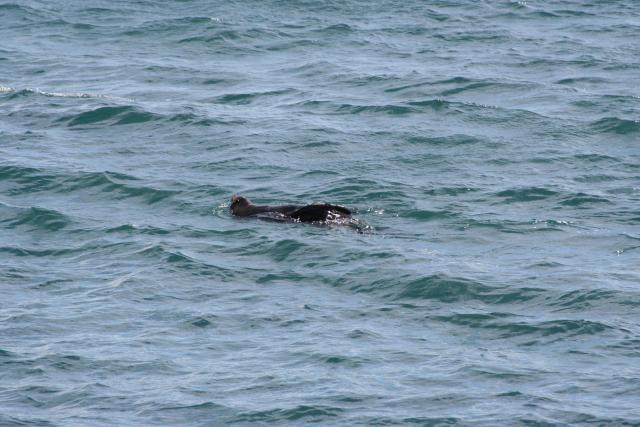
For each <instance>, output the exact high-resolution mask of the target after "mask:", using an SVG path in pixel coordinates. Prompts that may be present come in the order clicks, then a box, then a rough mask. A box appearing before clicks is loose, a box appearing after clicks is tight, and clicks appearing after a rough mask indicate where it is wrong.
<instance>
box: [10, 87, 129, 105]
mask: <svg viewBox="0 0 640 427" xmlns="http://www.w3.org/2000/svg"><path fill="white" fill-rule="evenodd" d="M2 93H6V94H11V95H10V97H9V99H17V98H22V97H29V96H44V97H48V98H78V99H104V100H110V101H121V102H133V101H134V100H133V99H131V98H125V97H120V96H114V95H104V94H95V93H85V92H48V91H44V90H40V89H32V88H24V89H16V88H13V87H8V86H0V94H2Z"/></svg>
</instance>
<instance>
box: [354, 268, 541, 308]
mask: <svg viewBox="0 0 640 427" xmlns="http://www.w3.org/2000/svg"><path fill="white" fill-rule="evenodd" d="M347 285H348V283H347ZM350 289H351V290H352V291H355V292H365V293H374V294H378V295H380V296H382V297H383V298H385V299H389V300H392V301H403V302H408V301H411V300H435V301H440V302H444V303H453V302H460V301H470V300H476V301H481V302H484V303H487V304H510V303H518V302H525V301H529V300H531V299H533V298H536V297H537V296H539V295H540V294H541V293H542V292H543V290H541V289H535V288H510V287H506V286H494V285H489V284H486V283H482V282H480V281H477V280H473V279H469V278H465V277H456V276H449V275H446V274H433V275H430V276H424V277H420V278H417V279H416V278H415V276H410V275H404V276H401V277H396V278H393V279H391V278H384V279H380V280H376V281H374V282H372V283H368V284H354V285H352V286H351V287H350Z"/></svg>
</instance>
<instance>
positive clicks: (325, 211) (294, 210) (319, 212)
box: [230, 194, 351, 222]
mask: <svg viewBox="0 0 640 427" xmlns="http://www.w3.org/2000/svg"><path fill="white" fill-rule="evenodd" d="M230 209H231V212H232V213H233V214H234V215H236V216H256V215H260V214H276V215H281V216H283V217H286V218H290V219H293V220H295V221H300V222H326V221H335V220H340V219H347V218H351V211H350V210H349V209H347V208H345V207H344V206H338V205H330V204H328V203H314V204H311V205H281V206H268V205H254V204H253V203H251V201H249V199H247V198H246V197H242V196H237V195H235V194H234V195H233V196H232V197H231V206H230Z"/></svg>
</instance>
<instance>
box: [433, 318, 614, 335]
mask: <svg viewBox="0 0 640 427" xmlns="http://www.w3.org/2000/svg"><path fill="white" fill-rule="evenodd" d="M514 316H515V315H513V314H510V313H486V314H485V313H455V314H451V315H444V316H434V317H431V319H433V320H438V321H441V322H446V323H452V324H455V325H462V326H466V327H469V328H475V329H487V330H493V331H495V332H496V333H497V334H498V337H499V338H514V337H527V336H531V335H533V336H537V337H553V338H554V339H563V338H568V337H575V336H580V335H597V334H600V333H602V332H606V331H613V330H615V328H613V327H611V326H609V325H607V324H605V323H602V322H598V321H591V320H583V319H579V320H575V319H558V320H546V321H519V322H513V321H509V320H508V319H511V318H512V317H514ZM516 317H517V316H516ZM560 336H561V337H560ZM529 338H530V337H528V339H529Z"/></svg>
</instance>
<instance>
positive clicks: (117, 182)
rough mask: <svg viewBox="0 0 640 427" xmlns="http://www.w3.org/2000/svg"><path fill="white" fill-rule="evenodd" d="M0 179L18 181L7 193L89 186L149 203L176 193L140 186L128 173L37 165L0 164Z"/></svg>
mask: <svg viewBox="0 0 640 427" xmlns="http://www.w3.org/2000/svg"><path fill="white" fill-rule="evenodd" d="M0 180H9V181H14V182H16V183H17V184H19V187H18V188H16V189H15V190H11V191H10V192H9V194H14V193H15V194H28V193H40V192H51V191H53V192H56V193H60V194H69V193H74V192H80V191H83V190H88V189H98V190H99V191H100V192H101V193H106V194H109V195H110V196H111V198H113V199H115V200H118V199H124V198H139V199H141V200H143V201H144V202H145V203H146V204H149V205H152V204H155V203H158V202H160V201H163V200H165V199H168V198H170V197H172V196H174V195H176V194H178V191H176V190H165V189H157V188H154V187H151V186H149V185H142V184H141V180H139V179H138V178H136V177H133V176H131V175H126V174H122V173H117V172H110V171H105V172H81V173H78V172H69V173H67V174H64V173H62V172H60V173H47V172H44V171H42V170H40V169H37V168H30V167H22V166H13V165H6V166H0Z"/></svg>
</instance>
